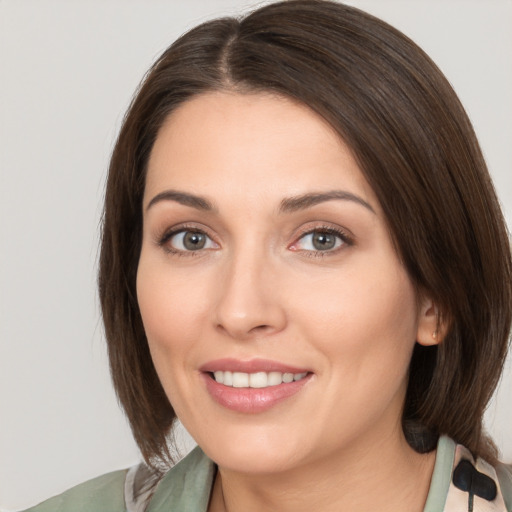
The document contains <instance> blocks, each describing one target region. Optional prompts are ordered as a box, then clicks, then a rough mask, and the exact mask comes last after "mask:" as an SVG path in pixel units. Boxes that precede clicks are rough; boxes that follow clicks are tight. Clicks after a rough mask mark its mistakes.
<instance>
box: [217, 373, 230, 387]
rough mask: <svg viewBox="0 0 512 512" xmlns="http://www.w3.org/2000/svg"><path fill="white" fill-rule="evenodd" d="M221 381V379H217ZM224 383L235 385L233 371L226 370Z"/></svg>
mask: <svg viewBox="0 0 512 512" xmlns="http://www.w3.org/2000/svg"><path fill="white" fill-rule="evenodd" d="M217 382H219V381H217ZM224 385H226V386H232V385H233V372H224Z"/></svg>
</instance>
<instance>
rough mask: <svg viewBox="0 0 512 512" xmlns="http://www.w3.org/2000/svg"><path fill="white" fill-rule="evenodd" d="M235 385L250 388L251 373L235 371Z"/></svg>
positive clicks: (235, 386)
mask: <svg viewBox="0 0 512 512" xmlns="http://www.w3.org/2000/svg"><path fill="white" fill-rule="evenodd" d="M233 387H234V388H248V387H249V374H248V373H242V372H233Z"/></svg>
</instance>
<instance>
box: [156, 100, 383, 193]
mask: <svg viewBox="0 0 512 512" xmlns="http://www.w3.org/2000/svg"><path fill="white" fill-rule="evenodd" d="M226 187H228V188H229V193H230V194H233V193H234V192H237V193H238V192H239V193H240V194H242V195H244V196H246V197H249V196H255V197H256V198H257V197H258V196H259V197H260V198H261V197H262V196H266V195H268V194H269V193H270V192H271V191H272V192H273V191H275V192H276V193H281V194H285V195H294V194H301V193H304V192H307V191H310V190H322V189H332V188H340V187H342V188H344V189H349V190H351V191H353V192H357V193H358V194H360V195H363V196H366V199H369V198H370V197H371V196H372V195H373V194H372V191H371V188H370V187H369V185H368V183H367V182H366V180H365V178H364V176H363V174H362V172H361V170H360V168H359V166H358V164H357V162H356V161H355V159H354V157H353V155H352V153H351V151H350V149H349V148H348V146H347V145H346V144H345V143H344V142H343V141H342V139H341V138H340V136H339V135H338V134H337V133H336V132H335V131H334V129H333V128H332V127H331V126H330V125H329V124H328V123H327V122H326V121H325V120H324V119H322V118H321V117H320V116H319V115H318V114H316V113H315V112H313V111H312V110H311V109H310V108H309V107H308V106H306V105H304V104H301V103H298V102H296V101H293V100H291V99H289V98H286V97H284V96H279V95H274V94H268V93H255V94H240V93H230V92H210V93H205V94H202V95H199V96H196V97H194V98H192V99H191V100H188V101H187V102H185V103H183V104H182V105H181V106H180V107H178V108H177V109H176V110H175V111H174V112H173V113H172V114H170V115H169V116H168V118H167V119H166V121H165V122H164V124H163V126H162V128H161V129H160V131H159V133H158V137H157V139H156V141H155V144H154V147H153V149H152V152H151V156H150V159H149V164H148V173H147V181H146V203H147V201H148V197H149V196H150V195H152V194H153V195H154V194H157V193H159V192H161V190H162V189H165V188H178V189H185V190H188V191H191V192H196V193H200V194H206V195H210V194H211V195H213V196H215V195H219V196H222V195H223V192H226Z"/></svg>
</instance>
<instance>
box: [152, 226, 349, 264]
mask: <svg viewBox="0 0 512 512" xmlns="http://www.w3.org/2000/svg"><path fill="white" fill-rule="evenodd" d="M186 232H191V233H198V234H201V235H204V236H206V237H207V238H208V239H209V240H211V241H212V242H213V243H216V242H215V240H214V239H213V238H212V237H211V236H210V235H209V234H208V233H207V232H206V230H204V229H201V228H198V227H197V226H195V225H192V226H187V225H181V226H178V227H175V228H172V229H170V230H167V231H165V232H164V233H163V234H161V235H160V236H158V237H157V245H158V246H159V247H161V248H162V249H163V250H165V251H166V252H167V253H170V254H172V255H176V256H199V255H201V253H204V250H201V249H198V250H197V251H192V250H191V251H184V250H181V249H175V248H173V247H172V246H170V245H169V244H168V242H169V241H170V240H171V239H172V238H173V237H174V236H176V235H178V234H180V233H186ZM314 233H322V234H329V235H334V236H335V237H337V238H339V239H340V240H341V245H340V246H339V247H336V248H333V249H327V250H324V251H322V250H306V249H291V250H294V251H296V252H300V253H302V255H303V256H305V257H308V258H325V257H329V256H332V255H334V254H337V253H338V252H339V251H340V250H343V249H344V248H346V247H350V246H352V245H354V240H353V238H352V237H351V236H350V235H348V234H347V233H346V232H345V231H344V230H342V229H339V228H334V227H332V226H315V227H313V228H307V229H305V230H304V231H302V232H301V233H300V234H299V235H298V236H297V238H296V239H295V241H294V242H293V243H292V244H291V245H289V246H288V247H289V248H290V247H292V246H294V245H296V244H298V243H299V242H300V240H302V239H304V238H305V237H306V236H308V235H312V234H314Z"/></svg>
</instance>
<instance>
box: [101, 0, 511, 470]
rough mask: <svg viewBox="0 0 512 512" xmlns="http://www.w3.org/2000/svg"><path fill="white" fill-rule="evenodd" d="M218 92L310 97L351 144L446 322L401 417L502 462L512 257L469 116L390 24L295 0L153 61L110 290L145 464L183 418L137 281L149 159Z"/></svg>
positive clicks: (117, 374) (125, 131)
mask: <svg viewBox="0 0 512 512" xmlns="http://www.w3.org/2000/svg"><path fill="white" fill-rule="evenodd" d="M212 90H236V91H240V92H246V91H272V92H274V93H278V94H282V95H286V96H288V97H292V98H294V99H296V100H298V101H300V102H302V103H305V104H307V105H309V107H310V108H312V109H313V110H314V111H316V112H317V113H318V114H319V115H320V116H322V117H323V118H325V119H326V120H327V121H328V122H329V123H330V124H331V125H332V126H333V127H334V129H335V130H336V131H337V132H338V133H339V135H340V137H342V138H343V140H344V141H345V142H346V143H347V144H348V145H349V147H350V148H351V149H352V151H353V154H354V156H355V158H356V159H357V160H358V162H359V165H360V167H361V169H362V172H363V173H364V175H365V176H366V178H367V180H368V182H369V183H370V185H371V186H372V188H373V190H374V192H375V194H376V195H377V197H378V199H379V201H380V204H381V206H382V208H383V210H384V213H385V215H386V220H387V223H388V226H389V230H390V233H391V236H392V238H393V240H394V242H395V245H396V249H397V253H398V255H399V257H400V258H401V259H402V261H403V262H404V265H405V266H406V268H407V270H408V273H409V276H410V278H411V280H412V281H413V283H414V284H415V286H416V287H417V289H418V293H425V294H427V295H428V296H429V297H431V298H432V299H433V300H434V302H435V303H436V305H437V306H438V308H439V311H440V312H441V317H442V321H444V322H445V324H446V325H447V326H448V329H447V333H446V336H445V338H444V340H443V342H442V343H441V344H440V345H439V346H436V347H423V346H420V345H418V344H417V345H416V348H415V350H414V354H413V357H412V361H411V366H410V372H409V385H408V390H407V396H406V401H405V406H404V414H403V425H404V431H405V433H406V436H407V438H408V440H409V442H410V443H411V445H412V446H413V447H414V448H415V449H416V450H418V451H422V452H423V451H428V450H431V449H432V448H433V447H434V446H435V440H436V439H437V437H438V435H439V434H443V433H444V434H448V435H450V436H451V437H452V438H453V439H455V440H456V441H457V442H459V443H462V444H464V445H466V446H467V447H468V448H469V449H470V450H471V451H472V452H474V453H475V454H478V455H483V456H485V457H487V458H489V459H491V460H493V458H494V455H495V453H494V451H493V446H492V443H491V442H490V441H489V440H488V439H487V438H486V437H485V436H484V434H483V432H482V416H483V412H484V410H485V407H486V405H487V403H488V401H489V399H490V397H491V395H492V393H493V391H494V389H495V386H496V384H497V381H498V379H499V376H500V374H501V370H502V366H503V362H504V359H505V357H506V352H507V347H508V338H509V333H510V322H511V315H512V313H511V309H512V290H511V286H512V284H511V281H512V270H511V267H512V264H511V256H510V245H509V241H508V236H507V230H506V226H505V223H504V220H503V217H502V214H501V211H500V208H499V205H498V202H497V199H496V194H495V191H494V189H493V185H492V183H491V180H490V177H489V174H488V172H487V169H486V166H485V162H484V159H483V157H482V153H481V150H480V148H479V146H478V143H477V140H476V137H475V134H474V132H473V129H472V126H471V123H470V121H469V119H468V117H467V115H466V113H465V112H464V109H463V107H462V106H461V104H460V102H459V100H458V98H457V96H456V95H455V93H454V91H453V90H452V88H451V86H450V85H449V83H448V81H447V80H446V79H445V78H444V76H443V75H442V73H441V72H440V71H439V69H438V68H437V67H436V66H435V64H434V63H433V62H432V61H431V60H430V59H429V58H428V56H426V55H425V53H424V52H423V51H422V50H421V49H419V48H418V47H417V46H416V45H415V44H414V43H413V42H412V41H410V40H409V39H408V38H407V37H405V36H404V35H403V34H401V33H400V32H399V31H397V30H395V29H394V28H392V27H390V26H389V25H387V24H386V23H384V22H382V21H380V20H378V19H376V18H374V17H372V16H370V15H368V14H366V13H364V12H362V11H360V10H358V9H355V8H352V7H348V6H345V5H342V4H339V3H335V2H331V1H325V0H291V1H287V2H280V3H275V4H271V5H268V6H265V7H263V8H261V9H259V10H257V11H255V12H253V13H252V14H249V15H248V16H246V17H244V18H242V19H240V20H237V19H233V18H227V19H220V20H215V21H211V22H208V23H205V24H203V25H200V26H198V27H196V28H195V29H193V30H191V31H190V32H188V33H187V34H185V35H184V36H182V37H181V38H180V39H178V40H177V41H176V42H175V43H174V44H173V45H172V46H171V47H170V48H169V49H167V50H166V51H165V52H164V53H163V55H162V56H161V57H160V58H159V59H158V61H157V62H156V63H155V64H154V65H153V66H152V68H151V69H150V70H149V72H148V74H147V76H146V77H145V80H144V81H143V83H142V85H141V87H140V89H139V90H138V92H137V94H136V96H135V98H134V100H133V102H132V104H131V106H130V108H129V110H128V112H127V114H126V117H125V119H124V124H123V127H122V129H121V132H120V134H119V138H118V141H117V143H116V146H115V148H114V151H113V155H112V160H111V164H110V170H109V176H108V182H107V189H106V197H105V210H104V218H103V239H102V246H101V257H100V269H99V291H100V299H101V306H102V311H103V320H104V324H105V331H106V338H107V343H108V350H109V357H110V366H111V372H112V377H113V381H114V386H115V388H116V391H117V394H118V397H119V400H120V402H121V404H122V406H123V408H124V410H125V412H126V414H127V416H128V419H129V421H130V424H131V427H132V430H133V433H134V436H135V439H136V441H137V443H138V445H139V447H140V449H141V451H142V454H143V455H144V457H145V459H146V460H147V461H148V462H151V461H153V462H154V461H155V460H157V459H158V458H166V457H168V456H169V453H168V450H167V445H166V436H167V435H168V433H169V430H170V428H171V426H172V423H173V420H174V419H175V413H174V411H173V409H172V407H171V405H170V403H169V401H168V400H167V397H166V395H165V393H164V391H163V388H162V386H161V384H160V382H159V379H158V376H157V374H156V372H155V369H154V367H153V363H152V361H151V357H150V353H149V349H148V344H147V340H146V337H145V333H144V329H143V326H142V321H141V316H140V312H139V308H138V305H137V297H136V291H135V281H136V272H137V265H138V259H139V253H140V249H141V237H142V235H141V232H142V196H143V192H144V183H145V171H146V164H147V161H148V157H149V154H150V152H151V149H152V146H153V144H154V142H155V139H156V137H157V135H158V130H159V128H160V127H161V125H162V123H163V121H164V120H165V119H166V117H167V116H168V115H169V113H171V112H172V111H173V110H174V109H175V108H176V107H177V106H178V105H179V104H181V103H183V102H184V101H186V100H187V99H189V98H191V97H193V96H194V95H197V94H200V93H202V92H205V91H212Z"/></svg>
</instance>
